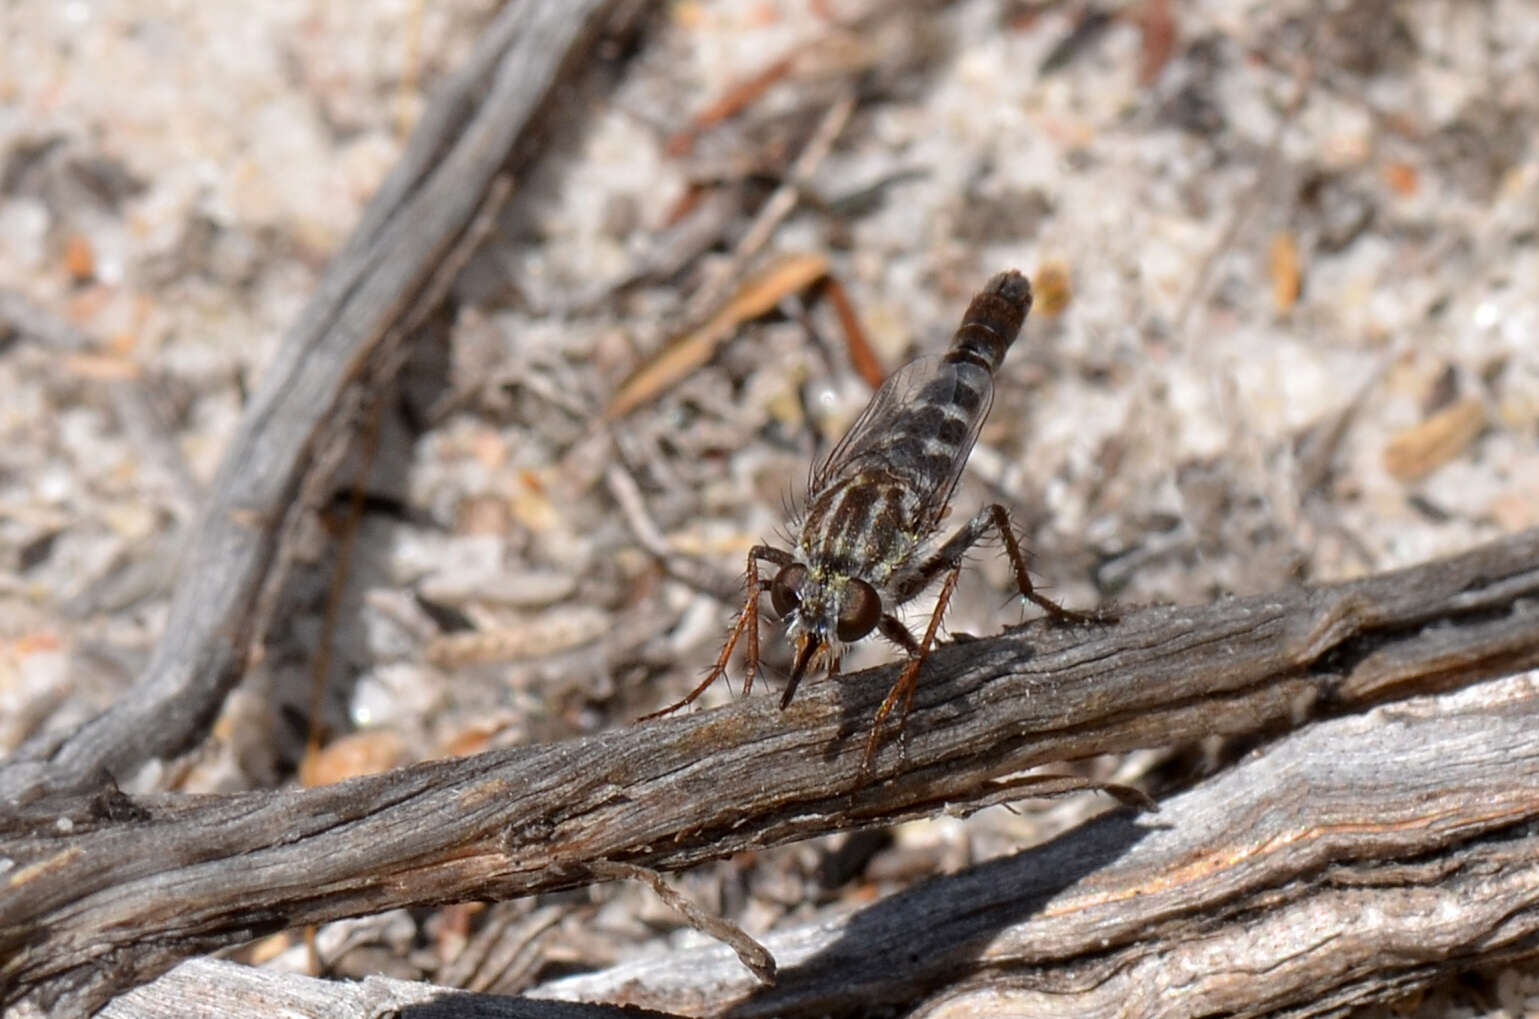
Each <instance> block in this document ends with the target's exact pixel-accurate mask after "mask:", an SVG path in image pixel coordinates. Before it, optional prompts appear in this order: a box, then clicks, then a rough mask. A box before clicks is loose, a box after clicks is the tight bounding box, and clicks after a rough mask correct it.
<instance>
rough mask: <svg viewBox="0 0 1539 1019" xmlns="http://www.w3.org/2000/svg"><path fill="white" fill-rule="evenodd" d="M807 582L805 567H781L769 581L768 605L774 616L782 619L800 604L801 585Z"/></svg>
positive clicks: (794, 565)
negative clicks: (773, 607)
mask: <svg viewBox="0 0 1539 1019" xmlns="http://www.w3.org/2000/svg"><path fill="white" fill-rule="evenodd" d="M806 582H807V567H805V566H803V565H802V564H801V563H792V564H791V565H790V566H783V567H781V569H780V572H779V573H777V574H775V579H774V580H772V581H770V603H771V604H772V605H774V606H775V614H776V615H778V616H780V618H782V619H784V618H785V617H787V616H789V615H790V614H791V613H793V612H795V611H796V609H797V607H798V606H800V605H801V603H802V585H803V584H804V583H806Z"/></svg>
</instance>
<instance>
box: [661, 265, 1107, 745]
mask: <svg viewBox="0 0 1539 1019" xmlns="http://www.w3.org/2000/svg"><path fill="white" fill-rule="evenodd" d="M1030 310H1031V284H1030V283H1029V282H1028V281H1027V279H1026V277H1025V276H1023V275H1021V274H1020V273H1018V272H1014V271H1010V272H1002V273H1000V274H998V275H997V276H995V277H994V278H993V279H991V280H989V282H988V285H987V286H985V287H984V288H983V290H982V291H981V292H979V294H978V295H977V296H976V297H974V298H973V299H972V303H970V304H969V305H968V306H967V313H966V314H965V315H963V316H962V325H961V328H959V329H958V330H957V332H956V335H955V336H954V337H953V338H952V340H951V345H950V347H948V348H947V349H946V351H945V353H943V354H939V355H930V356H927V357H921V358H919V359H918V360H915V361H911V362H909V363H908V364H907V365H904V366H903V367H902V368H900V369H899V370H898V371H897V372H896V373H895V374H894V375H892V376H891V377H890V378H888V380H887V381H886V382H885V383H883V385H882V388H881V389H879V390H877V392H876V395H874V396H873V397H872V398H871V402H870V403H869V404H867V405H866V409H865V410H864V411H862V412H861V415H860V417H859V418H858V419H857V420H856V421H855V424H854V425H853V426H851V428H850V430H849V432H848V433H847V434H846V435H845V436H844V438H843V439H841V440H840V441H839V444H838V445H836V446H835V447H834V448H833V449H832V450H830V451H829V454H828V456H827V457H826V458H825V459H824V460H823V462H822V463H821V464H819V465H818V466H817V467H816V469H814V470H813V472H812V475H811V478H810V479H809V481H808V486H807V509H806V513H805V514H804V516H803V517H802V518H801V521H800V526H799V527H798V528H797V539H796V547H795V550H794V551H791V552H786V551H783V550H781V549H778V548H774V547H773V546H770V545H755V546H754V547H753V548H752V549H750V550H749V553H748V586H747V595H748V598H747V601H746V603H745V604H744V606H743V611H742V612H741V613H740V614H739V615H738V618H737V621H736V623H735V625H734V626H733V628H732V633H731V635H730V636H729V637H728V638H727V642H726V645H725V646H724V647H723V648H722V650H721V655H720V656H719V657H718V658H717V659H716V664H715V665H714V666H713V667H712V668H711V672H710V674H709V675H708V676H706V677H705V680H704V681H703V682H702V683H701V684H700V685H699V686H697V687H695V689H693V690H691V691H690V693H689V695H688V696H687V697H685V698H684V699H683V700H681V701H679V702H678V703H677V704H673V705H671V706H669V707H667V708H665V709H663V710H662V711H659V712H657V713H656V714H659V715H661V714H667V713H669V712H672V711H676V710H677V709H679V708H682V707H684V706H685V705H686V704H689V703H690V702H691V701H693V700H694V699H695V698H697V697H699V696H700V695H701V694H702V693H704V692H705V690H706V688H708V687H709V686H710V685H711V684H712V683H714V682H715V681H716V679H717V677H719V676H721V675H723V674H724V673H725V672H726V670H727V662H728V661H729V660H730V659H731V657H732V651H733V649H734V648H735V647H736V646H737V642H738V640H739V638H741V637H742V636H743V635H744V634H745V633H746V634H747V636H748V649H747V663H746V675H745V677H744V681H743V693H744V694H745V695H746V694H747V693H748V692H749V690H750V689H751V688H752V686H753V679H754V675H755V673H756V672H757V671H758V667H759V594H760V592H761V591H762V590H763V589H764V586H765V585H764V584H763V583H762V582H761V580H760V579H759V563H760V562H766V563H770V564H772V565H774V566H776V567H778V569H777V572H776V573H775V576H774V578H773V579H772V580H771V581H770V582H769V585H768V586H769V593H770V601H771V603H772V604H773V605H774V607H775V612H776V613H777V614H778V615H779V616H780V618H781V619H782V620H783V621H784V623H785V627H786V633H787V635H788V636H789V637H790V639H791V641H792V643H793V644H794V646H795V649H796V657H795V664H794V665H793V666H792V668H791V679H790V681H789V682H788V683H787V684H786V688H785V692H784V693H783V694H782V695H781V698H780V706H781V707H782V708H784V707H786V706H787V705H789V704H790V703H791V698H792V696H794V695H795V693H796V688H797V686H798V685H799V684H800V683H801V681H802V678H803V677H804V676H806V675H807V673H808V670H809V669H811V668H812V666H813V663H814V662H815V661H818V660H819V659H820V658H821V661H822V662H824V663H826V665H827V670H828V674H829V675H831V676H832V675H834V674H836V673H837V672H838V669H839V659H840V657H841V656H842V654H843V652H844V648H845V647H846V646H847V645H849V644H852V643H854V642H855V641H858V640H861V639H863V638H864V637H866V636H868V635H869V634H870V633H871V632H872V631H873V630H875V631H876V632H877V633H879V634H881V635H882V636H883V637H885V638H887V639H888V640H889V641H891V642H892V643H894V644H896V645H897V646H898V647H900V648H902V649H903V651H904V653H905V654H907V655H908V663H907V665H906V666H905V667H904V669H903V672H902V673H901V674H900V675H899V676H898V681H897V682H896V683H894V684H893V687H892V691H891V692H890V693H888V695H887V699H886V700H884V701H883V702H882V706H881V708H880V709H878V711H877V713H876V720H875V722H874V724H873V726H872V729H871V735H870V737H869V738H868V740H867V742H866V754H865V759H864V764H863V769H869V767H870V764H871V759H872V756H873V755H874V754H875V752H876V749H877V747H878V746H879V744H880V733H881V731H882V723H883V722H884V721H885V720H886V719H887V716H888V715H890V714H891V713H892V712H893V710H894V709H895V708H897V707H898V705H899V704H900V703H901V705H902V712H901V713H900V715H899V721H898V725H899V728H900V729H901V728H902V724H903V719H904V718H906V717H907V715H908V712H909V708H910V707H911V706H912V704H913V700H914V691H915V689H916V687H917V686H918V679H919V669H920V667H921V666H922V665H923V664H924V662H925V659H926V657H928V655H929V653H930V648H931V647H932V646H933V644H934V643H935V635H936V631H937V630H939V628H940V623H941V618H942V616H944V614H945V612H946V605H947V603H948V602H949V601H950V600H951V594H952V592H953V591H954V590H955V588H956V583H957V577H958V576H959V575H960V573H961V571H962V561H963V558H964V557H965V556H966V554H967V551H968V549H970V548H972V547H973V545H975V544H976V543H977V542H978V541H979V539H981V538H982V537H983V536H984V535H985V534H986V533H987V532H988V531H989V530H990V529H992V530H994V531H995V532H997V533H998V534H999V537H1000V539H1001V540H1002V541H1003V543H1004V546H1005V551H1006V552H1007V553H1008V554H1009V556H1010V565H1011V566H1012V567H1014V570H1015V582H1016V586H1017V587H1019V588H1020V592H1021V594H1022V596H1024V597H1025V598H1027V599H1029V600H1030V601H1032V602H1035V603H1036V604H1037V605H1040V606H1041V607H1042V608H1043V609H1045V610H1046V611H1047V612H1048V614H1049V615H1051V616H1052V617H1053V618H1055V619H1058V620H1062V621H1069V622H1088V621H1091V620H1094V619H1097V618H1099V617H1097V616H1092V615H1086V614H1083V613H1079V612H1071V611H1069V610H1068V609H1065V608H1064V607H1062V606H1061V605H1058V604H1057V603H1056V602H1053V601H1051V600H1049V599H1048V598H1046V597H1044V596H1043V595H1041V594H1039V593H1038V592H1037V591H1036V590H1035V589H1034V588H1033V587H1032V585H1031V578H1030V576H1028V575H1027V572H1026V560H1025V557H1024V556H1023V555H1022V554H1021V547H1020V544H1019V542H1018V541H1017V540H1016V537H1015V532H1014V531H1013V530H1012V528H1011V526H1010V516H1009V514H1008V513H1007V512H1006V511H1005V508H1004V507H1003V506H1001V505H999V504H998V503H995V504H994V505H991V506H987V507H985V508H984V509H983V510H981V511H979V513H978V514H977V515H976V516H974V517H973V518H972V519H971V520H969V521H968V522H967V523H965V524H963V525H962V527H961V528H960V529H959V530H958V531H957V532H956V533H955V534H953V535H952V536H951V537H950V538H948V539H946V541H944V542H943V543H941V544H940V545H939V547H936V548H934V549H933V550H931V551H927V549H928V548H929V546H930V541H931V539H932V538H933V537H934V535H935V532H936V530H937V528H938V527H939V525H940V522H941V519H942V518H943V517H944V516H945V514H946V510H947V504H948V503H949V502H950V500H951V493H952V491H953V489H955V488H956V484H957V479H958V478H959V477H960V476H961V474H962V467H963V465H965V464H966V463H967V456H968V454H969V453H970V452H972V448H973V443H974V442H975V441H976V440H977V438H978V430H979V429H980V428H981V427H982V426H983V420H984V418H986V417H988V413H989V407H990V405H991V404H992V402H993V398H994V373H995V372H997V371H998V370H999V366H1000V363H1001V362H1003V361H1004V358H1005V351H1006V350H1008V349H1009V347H1010V344H1011V343H1012V342H1014V340H1015V338H1016V336H1017V335H1018V334H1019V333H1020V331H1021V325H1022V324H1023V323H1024V322H1025V321H1026V315H1027V313H1028V312H1029V311H1030ZM943 574H944V576H945V580H944V582H943V583H942V584H941V589H940V597H939V598H938V599H937V600H936V603H935V609H934V611H933V612H931V614H930V623H929V626H927V627H926V628H925V633H924V637H923V638H922V639H919V640H916V639H915V638H914V635H913V634H912V633H911V632H909V629H908V627H907V626H905V625H904V624H903V621H902V620H900V619H899V618H898V617H897V616H896V615H894V614H893V610H894V609H896V608H897V607H899V606H901V605H903V604H904V603H906V602H908V601H910V600H911V599H913V598H915V597H917V596H918V595H919V594H920V593H921V592H923V591H924V590H925V589H926V588H928V587H929V586H930V585H931V584H932V583H934V581H935V579H936V578H937V577H939V576H941V575H943ZM648 717H652V716H648Z"/></svg>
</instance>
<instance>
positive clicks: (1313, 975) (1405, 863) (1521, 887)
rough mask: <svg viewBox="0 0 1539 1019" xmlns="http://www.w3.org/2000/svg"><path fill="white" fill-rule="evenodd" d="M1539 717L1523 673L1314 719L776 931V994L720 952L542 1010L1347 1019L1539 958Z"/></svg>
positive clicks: (624, 968) (634, 971)
mask: <svg viewBox="0 0 1539 1019" xmlns="http://www.w3.org/2000/svg"><path fill="white" fill-rule="evenodd" d="M1536 719H1539V684H1536V683H1535V682H1534V680H1533V679H1530V678H1526V677H1524V678H1514V679H1508V680H1500V681H1496V682H1492V683H1488V684H1486V685H1484V686H1483V687H1481V688H1480V689H1478V690H1475V691H1461V692H1459V693H1457V694H1452V695H1449V696H1448V697H1446V698H1437V699H1422V700H1418V701H1414V702H1411V703H1409V704H1403V705H1401V704H1397V705H1394V706H1392V707H1389V708H1386V709H1384V710H1381V711H1376V712H1372V713H1370V714H1367V715H1361V716H1352V717H1347V718H1340V719H1334V720H1331V721H1328V722H1325V723H1322V724H1320V725H1316V726H1311V727H1309V728H1307V729H1305V730H1303V731H1301V732H1296V733H1293V734H1291V735H1289V736H1288V737H1287V738H1286V739H1284V740H1281V741H1279V742H1277V743H1276V744H1274V745H1272V746H1271V747H1268V748H1267V749H1266V750H1265V751H1263V752H1261V753H1259V754H1256V755H1252V756H1250V757H1247V758H1246V759H1245V760H1244V761H1242V762H1241V763H1240V764H1238V765H1237V766H1236V767H1234V768H1232V769H1230V770H1228V771H1225V772H1223V773H1221V774H1219V775H1216V776H1214V777H1212V778H1210V779H1208V780H1207V781H1205V782H1203V783H1202V784H1200V785H1198V786H1197V787H1195V788H1193V789H1191V790H1189V791H1188V792H1186V793H1183V794H1181V795H1179V796H1176V797H1173V798H1171V799H1169V800H1167V801H1166V802H1165V803H1164V805H1163V809H1162V810H1161V812H1160V813H1159V814H1157V815H1144V816H1141V817H1133V816H1130V815H1127V814H1125V813H1124V814H1113V815H1109V816H1105V817H1102V818H1099V819H1097V820H1095V821H1092V822H1090V823H1088V824H1086V825H1083V826H1081V827H1080V828H1078V829H1075V830H1074V831H1071V832H1068V833H1065V834H1064V835H1062V836H1060V837H1058V838H1056V839H1053V840H1052V841H1051V842H1049V843H1047V844H1046V845H1043V846H1040V847H1037V848H1034V849H1030V850H1026V851H1023V852H1021V853H1019V854H1016V855H1014V856H1009V857H1004V858H1001V859H997V860H991V861H989V862H987V863H983V864H980V865H977V866H974V867H972V868H969V869H967V870H964V871H962V872H961V873H958V874H954V875H948V876H945V877H939V878H936V879H935V880H933V881H928V882H925V883H923V884H920V885H917V886H915V887H913V888H911V889H909V890H907V891H904V892H900V893H898V894H896V895H894V896H892V897H890V898H887V899H884V900H883V901H881V902H879V903H876V904H875V905H873V906H870V907H869V908H866V909H863V910H860V911H859V912H856V913H854V914H853V915H850V916H847V917H841V918H837V919H834V920H825V921H824V922H822V923H815V924H810V925H808V926H804V927H800V928H791V929H789V930H783V931H780V932H778V933H776V934H773V935H771V936H770V937H768V938H767V939H766V944H765V947H766V948H767V949H768V950H769V951H770V952H771V953H772V954H773V955H774V956H775V958H776V960H777V962H778V963H779V964H780V971H779V978H778V979H777V981H776V983H775V986H774V987H771V988H766V987H762V986H759V985H758V983H757V982H756V981H755V980H753V978H752V977H750V976H749V975H747V974H745V973H743V972H742V970H741V968H740V967H739V966H738V964H737V961H736V960H735V959H734V958H733V957H732V956H731V955H729V954H728V953H727V952H725V951H722V950H721V949H720V948H718V947H715V946H710V947H696V948H691V949H685V950H679V951H675V952H672V953H667V954H663V955H652V956H648V957H646V958H643V959H637V960H635V961H633V962H627V963H622V964H619V965H616V966H614V967H611V968H610V969H607V970H601V971H598V972H595V973H588V974H582V975H579V976H574V977H570V978H567V979H564V980H559V981H556V982H555V983H553V984H550V985H547V986H545V987H542V988H535V989H534V990H533V991H532V992H531V993H533V994H535V995H538V996H541V997H546V996H552V997H559V998H562V999H566V1000H575V1001H584V1002H606V1001H607V1002H614V1003H620V1002H624V1003H626V1004H633V1005H643V1006H649V1007H652V1008H660V1009H665V1010H676V1011H681V1012H686V1013H690V1014H724V1013H725V1014H730V1015H731V1016H733V1017H734V1019H751V1017H769V1016H793V1015H794V1016H813V1015H829V1014H844V1013H848V1012H852V1011H853V1012H856V1013H859V1014H866V1013H869V1012H872V1011H880V1010H881V1007H882V1006H884V1005H900V1004H901V1005H903V1006H905V1010H911V1011H908V1014H914V1015H933V1014H936V1013H942V1014H947V1015H971V1016H993V1015H1009V1016H1019V1017H1023V1019H1024V1017H1027V1016H1044V1017H1046V1016H1054V1017H1056V1016H1065V1015H1073V1016H1123V1017H1133V1016H1172V1015H1182V1016H1194V1015H1228V1014H1245V1015H1257V1014H1260V1013H1263V1012H1268V1013H1269V1012H1271V1011H1272V1010H1276V1009H1292V1010H1296V1011H1290V1012H1289V1013H1288V1014H1290V1015H1293V1014H1316V1013H1328V1014H1333V1015H1334V1014H1339V1011H1338V1010H1340V1009H1341V1008H1343V1007H1344V1006H1346V1005H1349V1004H1363V1003H1366V1002H1368V1001H1372V1000H1385V999H1394V998H1398V997H1402V996H1403V995H1405V994H1406V993H1408V992H1409V991H1411V990H1413V989H1414V988H1415V987H1417V986H1419V985H1425V984H1427V983H1430V982H1432V981H1435V980H1437V979H1439V978H1440V977H1441V976H1444V975H1447V974H1450V973H1452V972H1454V971H1458V970H1463V969H1468V968H1471V967H1473V966H1477V965H1483V964H1487V963H1492V962H1500V961H1501V960H1502V959H1503V958H1505V957H1511V956H1513V955H1518V954H1522V953H1524V952H1525V951H1526V952H1527V953H1534V952H1535V950H1536V946H1539V827H1535V825H1534V821H1535V819H1536V818H1539V726H1536V725H1535V721H1536ZM1369 917H1371V918H1372V919H1371V921H1370V920H1368V919H1367V918H1369ZM926 999H928V1000H926Z"/></svg>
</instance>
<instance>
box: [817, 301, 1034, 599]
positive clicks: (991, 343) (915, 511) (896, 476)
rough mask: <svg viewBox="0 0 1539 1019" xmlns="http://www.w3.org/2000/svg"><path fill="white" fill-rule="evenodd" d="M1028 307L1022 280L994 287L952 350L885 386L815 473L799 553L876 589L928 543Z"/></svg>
mask: <svg viewBox="0 0 1539 1019" xmlns="http://www.w3.org/2000/svg"><path fill="white" fill-rule="evenodd" d="M1030 309H1031V284H1030V283H1028V282H1027V280H1026V277H1024V276H1022V275H1021V274H1020V273H1018V272H1004V273H1000V274H999V275H997V276H995V277H994V278H993V279H992V280H990V281H989V284H988V286H986V287H985V288H984V289H983V291H982V292H981V293H979V294H978V296H977V297H975V298H973V300H972V303H971V304H969V305H968V308H967V313H966V314H965V315H964V316H963V318H962V325H961V327H960V328H959V329H958V330H957V332H956V335H955V336H954V337H953V339H952V342H951V346H950V347H949V348H948V349H947V350H946V352H945V353H944V354H942V355H940V356H934V355H931V356H929V357H923V358H920V359H919V360H916V361H911V362H910V363H908V364H907V365H905V366H904V367H902V368H901V369H899V370H898V371H897V372H896V373H895V374H894V375H893V376H892V377H891V378H889V379H888V380H887V381H886V382H885V383H884V384H883V385H882V388H881V389H880V390H878V391H877V393H876V395H875V396H873V397H872V398H871V402H870V403H869V404H868V405H867V406H866V409H865V411H863V412H862V413H861V416H860V418H859V419H857V420H856V422H855V424H854V425H853V426H852V427H851V428H850V431H849V433H848V434H846V435H845V437H844V439H843V440H842V441H841V442H840V443H839V444H838V445H837V446H836V447H834V449H833V451H832V452H831V453H829V455H828V459H827V460H826V461H824V463H823V465H822V466H821V467H819V468H818V470H817V471H816V472H814V474H813V476H812V483H811V485H810V486H809V492H808V498H809V505H808V510H807V516H806V518H805V520H804V521H803V523H802V533H801V539H802V540H801V542H800V544H801V546H802V550H803V552H804V555H806V556H807V557H808V559H809V560H811V561H810V562H809V564H808V565H809V566H810V565H812V564H813V562H815V561H818V560H823V561H825V562H829V563H830V564H835V563H836V564H837V566H838V568H839V569H849V568H850V567H849V565H848V564H852V563H856V562H859V563H862V564H865V565H866V566H867V567H868V569H867V570H866V571H863V572H859V573H856V575H859V576H863V577H864V578H865V579H868V580H870V581H871V582H872V583H875V584H880V583H882V582H883V581H884V580H885V577H886V575H887V574H889V573H890V571H891V570H892V569H895V568H896V567H897V566H899V565H901V564H902V563H903V562H904V561H905V560H906V559H907V558H908V557H909V556H910V555H912V554H913V552H914V550H915V549H916V548H917V547H918V546H919V545H920V544H921V543H922V542H923V541H924V539H925V538H927V537H929V535H930V533H931V532H932V531H933V530H934V528H935V525H936V524H937V523H938V522H939V521H940V518H941V516H942V515H943V514H944V513H945V510H946V503H947V501H948V500H949V499H950V498H951V491H952V489H953V488H955V487H956V481H957V478H958V477H959V476H960V474H961V472H962V467H963V465H964V464H966V462H967V456H968V453H970V452H971V451H972V448H973V443H974V442H975V441H976V440H977V437H978V430H979V428H981V427H982V426H983V420H984V418H985V417H987V416H988V412H989V406H990V404H991V403H992V401H993V396H994V381H993V379H994V372H995V371H996V370H997V369H998V367H999V365H1000V363H1001V362H1002V361H1003V360H1004V356H1005V352H1006V351H1007V350H1008V349H1009V347H1010V344H1011V343H1012V342H1013V341H1014V340H1015V337H1016V336H1017V335H1018V334H1019V333H1020V330H1021V325H1022V323H1023V322H1024V321H1025V319H1026V314H1027V312H1028V311H1030Z"/></svg>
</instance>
